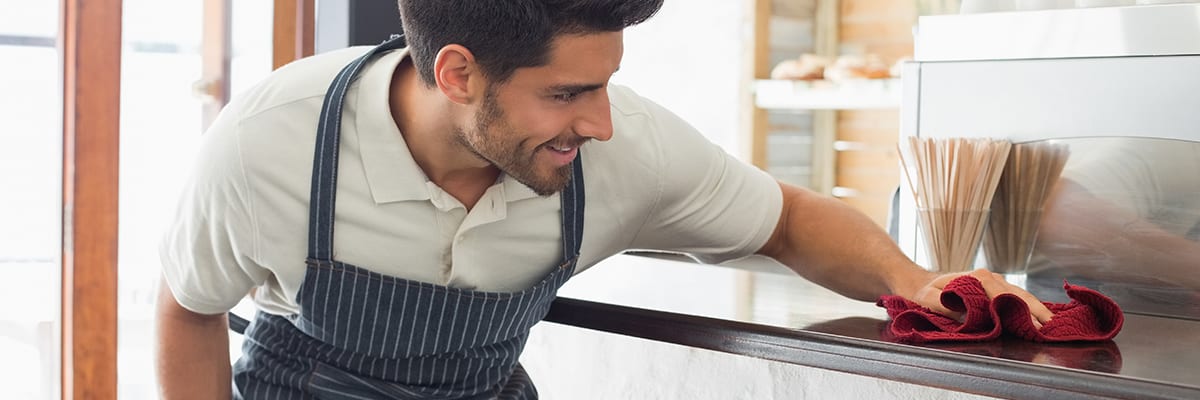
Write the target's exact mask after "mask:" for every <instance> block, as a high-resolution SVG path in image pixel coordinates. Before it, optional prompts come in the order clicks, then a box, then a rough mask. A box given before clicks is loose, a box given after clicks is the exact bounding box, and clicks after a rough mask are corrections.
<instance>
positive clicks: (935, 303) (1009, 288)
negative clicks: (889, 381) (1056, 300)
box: [911, 269, 1054, 329]
mask: <svg viewBox="0 0 1200 400" xmlns="http://www.w3.org/2000/svg"><path fill="white" fill-rule="evenodd" d="M963 275H970V276H972V277H975V279H978V280H979V283H981V284H982V285H983V290H984V291H985V292H987V295H988V298H990V299H994V298H996V296H999V295H1001V294H1004V293H1011V294H1014V295H1017V297H1020V298H1021V299H1022V300H1025V304H1026V305H1028V306H1029V314H1030V316H1031V318H1032V319H1033V326H1034V327H1036V328H1038V329H1041V328H1042V324H1043V323H1046V322H1049V321H1050V318H1052V317H1053V316H1054V313H1053V312H1051V311H1050V309H1049V308H1046V305H1045V304H1042V302H1041V301H1040V300H1038V299H1037V297H1034V295H1033V294H1030V293H1029V292H1027V291H1025V289H1021V288H1020V287H1018V286H1015V285H1012V284H1010V283H1008V282H1007V281H1005V280H1004V276H1002V275H1000V274H997V273H993V272H989V271H987V270H984V269H977V270H974V271H971V272H959V273H953V274H943V275H938V276H937V277H935V278H934V279H933V280H932V281H930V282H929V283H928V284H926V285H925V286H924V287H922V288H921V289H919V290H917V294H916V296H914V298H913V299H911V300H912V301H915V302H917V303H918V304H920V305H922V306H925V307H929V309H931V310H933V311H934V312H936V313H938V314H942V315H945V316H947V317H951V318H954V319H957V320H959V321H961V320H962V318H963V317H964V315H965V314H963V313H961V312H956V311H950V310H949V309H947V308H946V307H945V306H943V305H942V298H941V297H942V289H943V288H945V287H946V284H948V283H950V281H952V280H954V278H957V277H960V276H963Z"/></svg>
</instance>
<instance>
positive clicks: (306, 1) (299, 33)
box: [271, 0, 316, 69]
mask: <svg viewBox="0 0 1200 400" xmlns="http://www.w3.org/2000/svg"><path fill="white" fill-rule="evenodd" d="M274 10H275V13H274V16H275V17H274V20H275V22H274V27H273V29H272V31H273V35H274V36H275V37H274V40H273V43H274V45H273V48H274V50H273V53H272V55H273V56H272V63H271V64H272V65H273V68H272V69H279V67H282V66H284V65H285V64H287V63H290V62H292V61H295V60H299V59H301V58H304V57H308V56H311V55H313V49H314V43H315V41H316V14H315V11H314V0H275V8H274Z"/></svg>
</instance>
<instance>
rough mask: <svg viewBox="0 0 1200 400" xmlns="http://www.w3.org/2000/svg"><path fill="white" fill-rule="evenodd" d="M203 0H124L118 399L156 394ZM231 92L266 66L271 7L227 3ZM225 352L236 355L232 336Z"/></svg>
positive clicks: (199, 107)
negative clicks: (157, 337)
mask: <svg viewBox="0 0 1200 400" xmlns="http://www.w3.org/2000/svg"><path fill="white" fill-rule="evenodd" d="M204 3H205V0H189V1H183V2H161V1H152V0H125V1H124V22H123V23H124V28H123V35H122V36H123V37H122V40H123V41H124V44H123V53H122V63H121V64H122V65H121V68H122V73H121V75H122V82H121V150H120V151H121V175H120V198H121V203H120V208H121V209H120V218H121V223H120V231H119V242H120V248H119V254H120V256H119V257H120V258H119V263H120V269H119V282H118V284H119V292H118V294H119V299H118V310H119V318H120V323H119V328H118V329H119V333H118V340H119V343H118V353H117V354H118V358H119V359H118V368H119V382H118V390H119V392H120V396H119V397H120V398H121V399H134V400H136V399H154V398H157V382H155V369H154V345H153V343H154V334H155V332H154V324H153V319H154V302H155V298H156V297H155V296H156V291H157V287H158V282H159V279H160V278H159V276H160V275H159V274H160V268H161V267H160V264H159V257H158V244H159V240H160V237H161V235H162V233H163V231H164V229H166V226H167V224H168V223H169V222H170V221H171V220H172V219H173V216H174V213H175V206H176V203H177V200H178V196H179V192H180V190H181V188H182V185H183V183H184V182H185V180H186V178H187V176H188V174H189V173H190V170H191V167H192V160H193V158H194V157H195V150H196V147H197V146H198V144H199V140H200V137H201V135H202V129H203V128H202V127H203V126H204V125H205V123H204V121H203V118H204V113H203V109H204V107H205V105H206V102H209V101H212V100H211V99H209V98H207V97H206V96H204V95H202V94H200V93H199V92H200V91H199V90H198V89H197V88H196V87H197V86H198V82H199V81H200V80H201V77H202V76H201V67H202V62H203V60H202V57H203V56H202V44H203V43H202V40H203V28H204V25H203V24H204V23H205V20H204V17H203V15H204ZM227 4H229V6H231V7H232V10H231V12H230V14H231V16H232V22H231V29H232V37H233V39H232V49H231V53H232V54H231V55H232V57H231V60H230V64H231V67H230V69H231V75H232V77H231V78H232V79H231V90H230V92H231V93H233V94H234V95H236V94H237V93H239V92H241V91H242V90H244V89H245V88H246V87H248V86H249V85H252V84H253V83H255V82H256V81H258V80H259V79H261V78H262V77H263V76H265V75H266V74H268V73H270V71H271V47H270V46H271V6H272V2H270V1H266V0H256V1H236V2H235V1H230V2H228V3H227ZM231 344H232V345H233V346H232V347H233V348H231V352H234V354H237V353H240V348H239V346H238V343H237V342H236V341H233V342H232V343H231Z"/></svg>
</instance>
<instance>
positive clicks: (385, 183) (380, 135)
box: [354, 48, 429, 203]
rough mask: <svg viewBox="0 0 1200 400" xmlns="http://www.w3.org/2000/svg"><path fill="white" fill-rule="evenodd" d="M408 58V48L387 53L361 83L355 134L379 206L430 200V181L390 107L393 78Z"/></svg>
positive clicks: (368, 180)
mask: <svg viewBox="0 0 1200 400" xmlns="http://www.w3.org/2000/svg"><path fill="white" fill-rule="evenodd" d="M406 57H408V49H407V48H405V49H400V50H397V51H392V52H389V53H386V54H384V55H382V56H380V57H379V58H378V59H377V60H375V61H374V62H372V63H371V64H369V65H368V66H367V68H366V70H364V71H363V72H362V76H361V77H359V79H358V91H357V98H356V100H357V107H356V109H355V113H354V114H355V116H356V118H355V132H356V133H357V134H358V143H359V149H360V150H359V151H360V152H361V153H362V162H363V170H365V171H366V175H367V185H368V186H369V187H370V188H371V196H372V197H373V198H374V200H375V202H376V203H389V202H395V201H406V200H428V199H429V192H428V190H427V189H426V187H425V182H426V181H428V179H427V178H426V177H425V173H424V172H422V171H421V168H420V166H418V165H417V162H416V160H413V157H412V153H411V152H409V150H408V143H406V142H405V141H404V136H402V135H401V134H400V128H398V127H397V126H396V121H395V120H393V119H392V112H391V108H390V107H389V106H388V96H389V94H390V93H389V91H390V88H391V83H392V74H393V73H395V71H396V67H397V66H398V65H400V62H401V61H403V60H404V59H405V58H406Z"/></svg>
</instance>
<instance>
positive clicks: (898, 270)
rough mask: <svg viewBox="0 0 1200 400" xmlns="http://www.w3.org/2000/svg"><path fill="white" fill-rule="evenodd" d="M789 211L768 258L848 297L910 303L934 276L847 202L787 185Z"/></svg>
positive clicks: (778, 230) (785, 197)
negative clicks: (889, 296)
mask: <svg viewBox="0 0 1200 400" xmlns="http://www.w3.org/2000/svg"><path fill="white" fill-rule="evenodd" d="M782 187H783V195H784V210H783V215H782V216H781V219H780V223H779V225H778V226H777V227H776V230H777V232H776V235H774V236H775V237H778V238H780V239H781V240H778V241H775V242H774V243H770V244H768V247H764V248H763V251H761V253H762V254H765V255H768V256H771V257H773V258H775V259H776V260H778V261H779V262H781V263H783V264H784V265H787V266H788V267H789V268H791V269H792V270H794V271H796V272H797V273H798V274H800V275H801V276H804V277H805V278H807V279H809V280H811V281H813V282H815V283H817V284H820V285H822V286H825V287H827V288H830V289H832V290H834V291H836V292H838V293H840V294H842V295H844V296H847V297H850V298H854V299H858V300H863V301H875V300H876V299H877V298H878V297H879V296H880V295H883V294H896V295H900V296H904V297H908V298H912V297H914V296H915V295H916V292H917V291H918V290H919V289H920V288H921V287H922V286H924V285H925V284H926V283H928V282H929V281H930V280H932V279H933V277H934V275H933V274H931V273H930V272H928V271H926V270H924V269H922V268H921V267H919V266H917V265H916V264H914V263H913V262H912V261H911V260H910V259H909V258H908V257H907V256H906V255H904V253H903V252H901V251H900V248H899V247H897V246H896V244H895V243H894V242H893V241H892V239H891V237H889V236H888V235H887V233H886V232H884V231H883V229H881V228H880V227H879V226H878V225H876V224H875V223H874V222H873V221H871V220H870V219H869V218H867V217H866V216H865V215H863V214H862V213H860V212H858V211H857V210H855V209H853V208H851V207H850V206H848V205H846V204H845V203H843V202H841V201H839V200H837V199H833V198H829V197H826V196H821V195H819V194H816V193H813V192H811V191H808V190H804V189H800V188H795V187H790V186H788V185H782Z"/></svg>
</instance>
